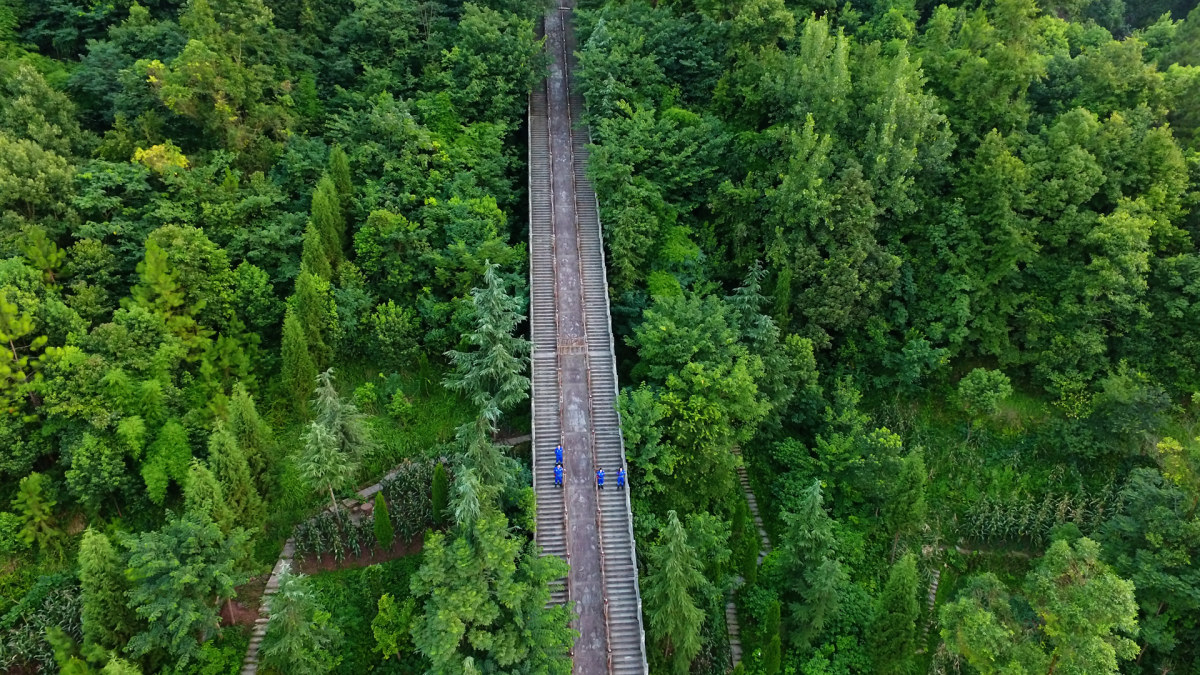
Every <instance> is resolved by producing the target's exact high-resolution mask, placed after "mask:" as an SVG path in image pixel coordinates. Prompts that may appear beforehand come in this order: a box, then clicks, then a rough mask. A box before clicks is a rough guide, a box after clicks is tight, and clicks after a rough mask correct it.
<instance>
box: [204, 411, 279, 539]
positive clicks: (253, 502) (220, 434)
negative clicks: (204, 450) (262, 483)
mask: <svg viewBox="0 0 1200 675" xmlns="http://www.w3.org/2000/svg"><path fill="white" fill-rule="evenodd" d="M208 465H209V467H210V468H211V469H212V473H213V476H214V477H215V478H216V479H217V482H218V483H219V484H220V486H221V493H222V494H223V495H224V497H225V504H226V505H227V506H228V508H229V511H230V512H231V514H232V516H233V520H234V523H235V524H237V525H241V526H242V527H245V528H246V529H248V530H255V529H258V528H259V527H261V526H262V521H263V518H264V516H265V515H266V514H265V513H264V512H263V505H262V497H261V496H259V494H258V489H257V488H255V487H254V479H253V478H251V477H250V465H249V464H247V462H246V456H245V454H243V453H242V449H241V448H240V447H238V444H237V438H235V437H234V435H233V433H232V432H230V431H229V429H228V428H227V427H226V426H225V424H224V423H221V422H218V423H217V426H216V428H214V429H213V432H212V435H211V436H209V438H208Z"/></svg>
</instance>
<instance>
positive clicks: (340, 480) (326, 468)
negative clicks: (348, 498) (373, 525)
mask: <svg viewBox="0 0 1200 675" xmlns="http://www.w3.org/2000/svg"><path fill="white" fill-rule="evenodd" d="M298 464H299V468H300V475H301V476H302V477H303V478H304V480H305V482H307V483H308V484H309V485H310V486H311V487H312V489H313V490H317V491H322V492H324V491H328V492H329V500H330V503H332V504H333V509H334V511H337V510H338V503H337V494H336V493H337V491H338V490H341V489H343V488H345V487H346V486H348V485H350V484H351V482H353V480H354V472H355V471H356V469H357V466H356V464H355V462H354V460H353V458H351V457H350V456H349V455H347V454H346V453H344V452H342V449H341V446H340V445H339V444H338V439H337V437H336V436H334V435H333V433H332V432H331V431H330V430H329V429H328V428H326V427H325V426H323V425H322V424H321V423H320V422H313V423H311V424H310V425H309V426H308V430H307V431H306V432H305V433H304V445H303V446H301V449H300V457H299V459H298Z"/></svg>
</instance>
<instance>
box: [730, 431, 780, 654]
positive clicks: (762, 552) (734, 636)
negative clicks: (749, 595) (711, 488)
mask: <svg viewBox="0 0 1200 675" xmlns="http://www.w3.org/2000/svg"><path fill="white" fill-rule="evenodd" d="M733 454H735V455H737V456H738V457H739V458H741V456H742V450H741V448H736V447H735V448H734V449H733ZM737 474H738V483H740V484H741V486H742V492H744V493H745V494H746V502H747V503H748V504H749V505H750V516H751V517H752V518H754V527H755V529H757V530H758V541H759V551H758V564H760V565H761V564H762V561H763V559H764V558H766V557H767V554H768V553H770V552H771V538H770V537H768V536H767V529H766V528H765V527H763V521H762V516H760V515H759V514H758V500H756V499H755V498H754V490H753V489H751V487H750V476H749V475H747V474H746V466H745V462H744V461H743V462H740V463H738V468H737ZM745 581H746V580H745V579H743V578H742V577H740V576H739V577H738V578H737V580H736V581H735V588H736V587H737V586H741V585H742V584H743V583H745ZM725 625H726V628H727V629H728V632H729V660H730V667H731V668H737V666H738V664H739V663H741V662H742V639H741V635H740V632H741V624H739V623H738V616H737V605H736V604H734V602H733V594H732V593H730V595H729V600H728V601H727V602H726V603H725Z"/></svg>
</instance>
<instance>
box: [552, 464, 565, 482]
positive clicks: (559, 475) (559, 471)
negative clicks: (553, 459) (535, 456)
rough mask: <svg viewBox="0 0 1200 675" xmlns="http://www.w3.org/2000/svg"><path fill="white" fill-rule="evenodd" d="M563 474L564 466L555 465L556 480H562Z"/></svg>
mask: <svg viewBox="0 0 1200 675" xmlns="http://www.w3.org/2000/svg"><path fill="white" fill-rule="evenodd" d="M562 476H563V472H562V467H561V466H556V467H554V480H558V481H561V480H562Z"/></svg>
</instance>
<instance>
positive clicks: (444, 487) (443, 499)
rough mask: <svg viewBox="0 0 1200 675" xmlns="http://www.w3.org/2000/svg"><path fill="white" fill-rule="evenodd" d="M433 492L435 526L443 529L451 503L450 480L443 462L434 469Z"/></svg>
mask: <svg viewBox="0 0 1200 675" xmlns="http://www.w3.org/2000/svg"><path fill="white" fill-rule="evenodd" d="M431 490H432V492H433V497H432V501H433V504H432V509H433V524H434V525H436V526H438V527H441V526H443V525H445V523H446V506H447V505H448V503H449V495H450V478H449V477H448V476H447V474H446V467H445V465H443V464H442V463H441V462H438V464H437V466H435V467H434V469H433V484H432V487H431Z"/></svg>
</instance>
